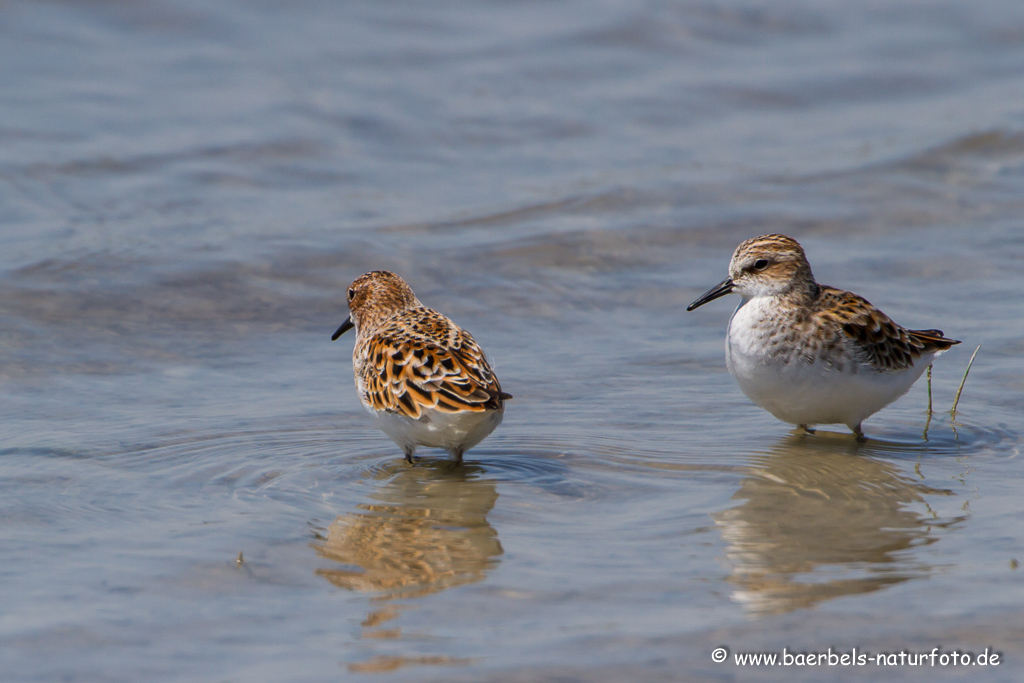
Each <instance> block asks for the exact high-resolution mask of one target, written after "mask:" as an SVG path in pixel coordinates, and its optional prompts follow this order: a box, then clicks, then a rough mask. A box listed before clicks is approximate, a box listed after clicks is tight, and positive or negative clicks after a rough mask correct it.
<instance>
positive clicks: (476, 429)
mask: <svg viewBox="0 0 1024 683" xmlns="http://www.w3.org/2000/svg"><path fill="white" fill-rule="evenodd" d="M370 412H371V413H373V415H374V417H375V418H376V421H377V426H378V427H379V428H380V430H381V431H382V432H384V433H385V434H387V435H388V437H389V438H390V439H391V440H392V441H394V442H395V443H396V444H398V446H399V447H400V448H401V449H402V450H403V451H405V452H410V451H411V450H414V449H415V448H416V446H426V447H427V448H443V449H445V450H446V451H448V452H449V453H454V452H455V451H467V450H469V449H470V448H472V447H473V446H475V445H477V444H478V443H480V442H481V441H483V440H484V439H485V438H487V436H488V435H489V434H490V433H491V432H493V431H494V429H495V428H496V427H497V426H498V425H499V424H501V420H502V418H503V417H504V414H505V411H504V409H501V410H486V411H482V412H471V411H465V412H461V413H445V412H442V411H439V410H433V409H429V408H428V409H425V410H424V411H423V415H422V417H420V418H419V419H413V418H410V417H406V416H405V415H400V414H398V413H388V412H385V411H381V412H376V411H373V410H371V411H370Z"/></svg>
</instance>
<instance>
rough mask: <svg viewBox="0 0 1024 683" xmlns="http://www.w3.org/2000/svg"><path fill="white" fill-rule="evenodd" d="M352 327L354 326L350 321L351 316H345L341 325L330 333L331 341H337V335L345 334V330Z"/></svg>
mask: <svg viewBox="0 0 1024 683" xmlns="http://www.w3.org/2000/svg"><path fill="white" fill-rule="evenodd" d="M353 327H355V324H354V323H353V322H352V316H349V317H347V318H345V322H343V323H342V324H341V327H339V328H338V329H337V330H336V331H335V332H334V334H332V335H331V341H338V337H340V336H341V335H343V334H345V333H346V332H348V331H349V330H351V329H352V328H353Z"/></svg>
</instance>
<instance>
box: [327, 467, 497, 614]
mask: <svg viewBox="0 0 1024 683" xmlns="http://www.w3.org/2000/svg"><path fill="white" fill-rule="evenodd" d="M484 474H485V470H484V469H483V468H482V467H480V466H479V465H472V464H467V465H462V466H457V467H453V466H452V464H451V463H448V462H445V461H438V462H436V463H431V462H424V463H423V464H421V465H419V466H417V467H405V466H404V465H396V466H393V467H390V468H389V469H386V470H384V471H382V472H380V473H379V474H378V475H377V476H379V477H381V478H384V479H386V483H385V484H384V485H383V486H382V487H381V488H379V489H378V490H377V491H375V492H374V493H373V494H372V495H371V498H373V499H374V502H371V503H363V504H361V505H359V506H358V512H350V513H347V514H344V515H341V516H340V517H338V518H337V519H336V520H334V521H333V522H332V523H331V524H330V526H329V527H328V528H327V529H326V533H325V534H322V535H320V536H319V538H318V539H317V541H316V542H315V543H314V544H313V547H314V548H315V550H316V552H317V554H318V555H320V557H323V558H324V559H327V560H332V561H333V562H338V563H341V564H343V565H348V567H338V568H328V569H319V570H317V574H319V575H320V576H323V577H324V578H325V579H327V580H328V581H330V582H331V583H333V584H334V585H336V586H340V587H342V588H347V589H350V590H355V591H365V592H377V593H380V595H379V596H378V597H381V598H399V597H401V598H408V597H417V596H422V595H428V594H430V593H436V592H438V591H442V590H444V589H446V588H451V587H452V586H458V585H462V584H466V583H474V582H476V581H480V580H482V579H483V578H484V577H485V576H486V574H487V572H488V571H489V570H491V569H492V568H494V567H495V566H496V565H497V563H498V558H499V557H500V556H501V554H502V549H501V543H499V542H498V534H497V532H496V531H495V530H494V528H493V527H491V525H490V524H489V523H488V522H487V513H489V512H490V511H491V509H492V508H493V507H494V503H495V501H496V500H497V499H498V491H497V487H496V483H495V482H494V481H493V480H489V479H485V478H483V475H484Z"/></svg>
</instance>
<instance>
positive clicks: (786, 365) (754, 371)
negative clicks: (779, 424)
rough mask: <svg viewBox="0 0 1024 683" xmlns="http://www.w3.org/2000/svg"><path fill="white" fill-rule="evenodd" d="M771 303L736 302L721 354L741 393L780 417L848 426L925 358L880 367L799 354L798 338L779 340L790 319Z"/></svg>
mask: <svg viewBox="0 0 1024 683" xmlns="http://www.w3.org/2000/svg"><path fill="white" fill-rule="evenodd" d="M777 306H778V303H777V302H776V301H775V300H774V299H773V298H772V297H755V298H752V299H750V300H748V301H744V302H742V303H741V304H740V305H739V306H738V307H737V308H736V310H735V312H733V315H732V318H731V319H730V321H729V330H728V334H727V335H726V340H725V355H726V364H727V366H728V368H729V372H730V373H732V375H733V376H734V377H735V378H736V381H737V382H738V383H739V385H740V388H741V389H742V390H743V393H744V394H746V395H747V397H748V398H750V400H751V401H753V402H754V403H756V404H757V405H759V406H761V407H762V408H764V409H765V410H767V411H768V412H769V413H771V414H772V415H774V416H775V417H777V418H778V419H780V420H782V421H784V422H789V423H791V424H804V425H813V424H836V423H841V424H846V425H847V426H849V427H850V428H851V429H852V428H854V427H855V426H856V425H858V424H859V423H860V422H861V420H863V419H865V418H866V417H868V416H869V415H872V414H874V413H875V412H877V411H879V410H881V409H882V408H883V407H885V406H886V405H888V404H889V403H891V402H893V401H895V400H896V399H897V398H899V397H900V396H902V395H903V394H905V393H906V392H907V391H908V390H909V389H910V387H911V386H912V385H913V383H914V382H915V381H916V380H917V379H918V378H919V377H920V376H921V374H922V373H923V372H924V369H925V368H926V367H927V366H928V365H929V364H930V363H931V359H932V357H933V355H928V356H925V357H923V358H920V359H918V360H917V362H915V363H914V366H913V367H910V368H906V369H903V370H895V371H881V372H880V371H878V370H875V369H873V368H871V367H870V366H868V365H867V364H866V363H863V362H858V361H857V360H856V359H854V358H853V357H852V356H850V355H849V354H847V356H846V357H845V358H843V359H841V360H842V362H835V363H833V362H830V361H829V360H828V359H827V358H826V359H823V358H822V357H821V356H820V354H819V353H818V352H817V350H815V351H814V352H810V353H801V349H800V348H799V347H800V346H801V340H800V338H799V337H797V338H796V339H795V340H794V341H788V340H784V339H780V336H779V335H783V336H784V335H785V334H787V333H788V332H789V331H790V330H791V327H789V325H790V324H791V321H787V317H786V316H785V315H784V311H783V312H780V311H779V309H778V307H777ZM805 341H806V340H805ZM808 348H809V345H808ZM805 350H806V349H805ZM841 352H842V350H837V353H841ZM836 360H840V359H839V358H838V357H837V359H836Z"/></svg>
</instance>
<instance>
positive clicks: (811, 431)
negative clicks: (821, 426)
mask: <svg viewBox="0 0 1024 683" xmlns="http://www.w3.org/2000/svg"><path fill="white" fill-rule="evenodd" d="M797 427H799V428H800V429H802V430H804V431H805V432H806V433H808V434H813V433H814V430H813V429H811V428H810V427H808V426H807V425H797Z"/></svg>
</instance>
